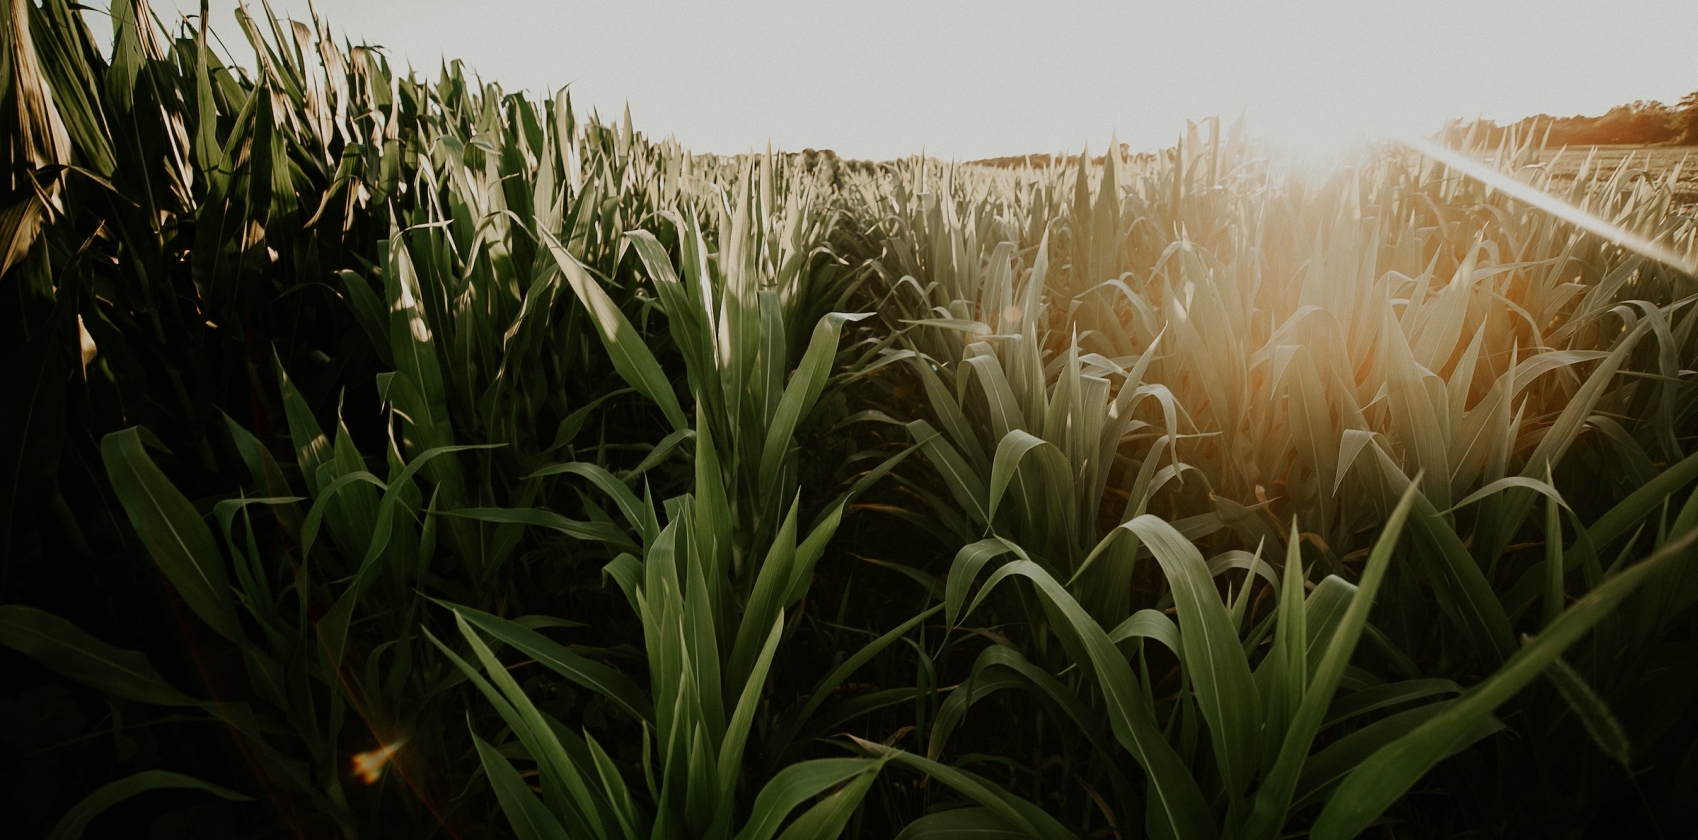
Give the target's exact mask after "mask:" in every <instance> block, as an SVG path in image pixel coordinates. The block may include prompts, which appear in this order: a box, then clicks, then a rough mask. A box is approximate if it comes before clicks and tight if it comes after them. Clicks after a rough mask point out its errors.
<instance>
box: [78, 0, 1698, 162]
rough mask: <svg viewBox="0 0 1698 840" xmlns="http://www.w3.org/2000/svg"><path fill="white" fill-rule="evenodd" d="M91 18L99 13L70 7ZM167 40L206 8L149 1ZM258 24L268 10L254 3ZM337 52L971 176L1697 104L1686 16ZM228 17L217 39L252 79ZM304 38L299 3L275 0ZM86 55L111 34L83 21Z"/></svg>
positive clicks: (551, 11) (640, 7) (991, 0)
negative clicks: (378, 56) (1238, 131)
mask: <svg viewBox="0 0 1698 840" xmlns="http://www.w3.org/2000/svg"><path fill="white" fill-rule="evenodd" d="M82 2H84V3H85V4H86V5H91V6H99V7H104V5H105V2H104V0H82ZM151 2H152V6H153V9H154V11H155V13H156V14H158V15H159V16H160V17H161V18H164V19H166V20H167V21H174V20H176V19H178V18H177V15H178V13H179V11H180V12H181V13H182V14H188V15H194V14H198V12H199V7H200V0H151ZM250 5H251V7H252V8H253V9H254V10H255V11H256V14H257V13H260V12H259V10H260V7H259V5H258V2H257V0H254V2H252V3H251V4H250ZM315 5H316V7H317V9H318V11H319V12H320V13H321V14H322V15H323V16H324V17H325V18H326V19H327V20H328V21H329V23H330V25H331V27H332V30H333V31H335V32H336V33H338V35H339V36H340V37H344V38H347V39H350V40H352V41H353V42H355V43H360V42H365V43H369V44H376V45H381V46H383V47H385V48H386V49H387V52H388V54H389V56H390V60H391V63H392V64H393V65H395V66H398V67H406V66H407V65H408V64H410V65H411V66H412V67H414V68H416V69H418V70H419V71H420V72H421V73H424V74H429V75H434V74H435V72H436V70H437V68H438V67H439V66H440V62H441V61H442V60H443V59H444V58H447V59H454V58H459V59H462V60H463V61H465V62H466V64H467V66H468V67H469V68H470V69H472V70H475V71H476V72H477V73H478V74H479V75H480V76H481V77H482V78H484V79H485V80H488V81H497V82H500V83H501V85H502V87H503V88H505V89H507V90H519V89H522V90H527V91H534V92H551V91H553V90H556V89H558V88H560V87H561V86H567V85H569V86H570V87H569V89H570V90H571V93H572V99H573V102H574V104H575V105H578V106H579V107H582V108H586V109H587V108H591V107H593V108H595V109H597V110H599V111H600V112H601V113H602V115H603V116H604V117H616V116H618V115H619V113H620V112H621V111H622V110H623V109H624V108H625V107H626V106H627V105H629V107H630V109H631V112H632V117H633V120H634V121H635V123H636V125H637V127H638V129H639V130H641V131H644V132H646V133H648V134H650V135H651V136H665V135H668V134H670V135H673V136H676V137H677V138H678V140H679V142H681V143H682V144H683V145H684V146H685V147H687V148H690V149H692V150H695V151H700V152H718V153H725V154H731V153H738V152H745V151H749V150H751V149H761V148H764V147H765V146H766V145H767V144H768V143H771V144H772V145H773V146H774V147H775V148H780V149H785V150H792V151H794V150H800V149H803V148H815V149H827V148H829V149H833V150H834V151H836V152H837V153H838V154H839V155H842V156H844V157H852V158H873V159H887V158H894V157H900V156H905V155H910V154H915V153H918V152H920V151H921V150H922V149H923V150H924V151H925V152H926V153H927V154H929V155H931V156H934V157H940V158H945V159H948V158H955V159H958V160H971V159H976V158H984V157H994V156H1001V155H1015V154H1025V153H1033V152H1062V151H1067V152H1071V151H1078V150H1079V149H1081V148H1084V147H1087V146H1088V147H1089V148H1092V149H1099V150H1100V149H1102V148H1104V147H1106V146H1107V145H1108V143H1109V142H1110V138H1111V137H1115V138H1118V139H1119V141H1120V142H1122V143H1126V144H1128V145H1129V146H1130V147H1131V148H1132V149H1134V150H1153V149H1157V148H1162V147H1165V146H1169V145H1172V143H1173V141H1174V139H1175V138H1176V137H1177V136H1178V135H1179V134H1180V133H1181V132H1183V131H1184V130H1185V126H1186V120H1202V119H1205V118H1207V117H1211V116H1220V117H1222V118H1224V119H1226V120H1228V121H1231V120H1234V119H1236V118H1238V117H1240V116H1242V117H1244V118H1245V119H1246V120H1247V122H1246V128H1247V130H1248V131H1250V132H1251V133H1252V134H1257V135H1261V136H1263V137H1267V138H1269V139H1272V140H1274V141H1276V142H1278V143H1281V144H1283V145H1285V146H1287V147H1288V148H1291V149H1293V150H1296V151H1315V150H1319V151H1325V150H1330V149H1333V148H1337V147H1340V146H1343V145H1345V144H1347V143H1348V142H1351V141H1353V140H1356V139H1380V138H1386V137H1393V136H1408V135H1411V134H1414V135H1427V134H1431V133H1432V132H1434V131H1436V130H1438V128H1440V127H1441V126H1442V125H1443V123H1444V121H1445V120H1446V119H1449V118H1459V117H1462V118H1472V117H1476V116H1484V117H1486V118H1490V119H1496V120H1498V121H1499V122H1505V121H1511V120H1515V119H1519V118H1521V117H1524V116H1528V115H1531V114H1538V113H1547V114H1553V115H1560V116H1569V115H1574V114H1589V115H1595V114H1601V113H1603V112H1604V111H1606V110H1608V109H1609V108H1610V107H1612V106H1614V105H1618V104H1622V103H1625V102H1630V101H1633V100H1639V99H1656V100H1661V101H1664V102H1670V103H1672V102H1675V101H1677V100H1679V99H1680V98H1681V97H1682V96H1684V95H1685V94H1687V93H1689V92H1692V91H1694V90H1698V61H1695V60H1694V47H1693V43H1694V42H1693V40H1692V38H1693V33H1694V32H1698V2H1695V1H1694V0H1613V2H1591V3H1585V2H1574V1H1573V0H1396V2H1382V1H1381V0H1355V1H1354V2H1330V0H1329V1H1326V2H1251V1H1250V0H1184V1H1183V2H1181V1H1180V0H1167V1H1166V2H1159V3H1158V2H1143V0H1122V2H1083V0H1078V1H1073V2H1070V0H1050V2H1045V3H1035V2H1028V3H1012V2H1001V0H977V2H969V1H965V0H962V1H958V0H895V2H891V1H890V0H865V1H864V2H853V3H851V2H835V3H828V2H815V1H814V0H788V2H760V0H734V1H733V0H726V1H725V2H684V1H683V0H613V2H608V0H601V2H582V1H581V0H316V3H315ZM235 7H236V0H212V2H211V14H210V17H211V21H212V28H213V31H214V32H215V33H216V34H218V35H219V36H220V37H221V40H222V42H223V44H224V45H225V46H227V47H228V48H229V49H230V50H231V52H232V54H233V55H234V57H235V59H236V60H237V62H238V63H241V64H243V65H246V66H250V67H251V66H252V65H253V59H252V53H251V51H250V50H249V49H248V47H247V44H246V41H245V40H244V38H243V36H242V34H241V30H240V29H239V27H238V26H237V24H236V21H235V17H234V11H233V10H234V9H235ZM272 8H273V9H275V10H276V11H277V13H278V14H279V16H293V17H296V18H297V19H303V20H306V19H310V12H309V10H308V4H307V0H273V2H272ZM86 15H87V16H88V19H89V22H90V25H91V27H93V28H95V31H96V35H97V37H101V38H104V37H106V36H105V34H104V32H106V31H109V27H107V26H105V25H104V24H105V20H104V16H103V15H102V14H100V13H99V12H95V11H90V12H87V13H86Z"/></svg>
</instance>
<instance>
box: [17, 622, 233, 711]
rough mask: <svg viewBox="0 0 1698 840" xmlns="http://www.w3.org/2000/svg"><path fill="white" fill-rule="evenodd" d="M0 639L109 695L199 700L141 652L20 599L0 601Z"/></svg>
mask: <svg viewBox="0 0 1698 840" xmlns="http://www.w3.org/2000/svg"><path fill="white" fill-rule="evenodd" d="M0 645H5V646H6V647H9V648H11V649H13V650H15V651H17V652H19V653H22V654H24V655H25V656H28V657H29V658H31V659H34V660H35V661H36V662H39V663H41V664H42V665H43V666H45V667H47V668H48V669H50V670H52V671H54V672H56V673H58V674H59V675H60V676H62V677H65V678H66V679H69V680H73V681H75V682H78V683H81V684H83V685H86V686H89V687H91V688H97V689H99V690H101V691H104V692H106V693H108V694H111V695H113V696H115V697H122V698H124V699H126V700H135V701H137V702H140V703H153V704H155V705H159V706H203V705H205V702H204V701H201V700H196V699H194V698H193V697H190V696H188V695H187V694H184V693H182V692H181V691H178V690H177V689H176V688H175V687H173V686H172V685H171V684H170V683H169V682H167V681H166V679H165V677H164V676H163V675H161V674H160V673H159V672H158V671H156V670H154V668H153V665H152V664H151V663H149V662H148V661H147V655H146V654H144V653H142V652H140V651H134V650H124V649H122V648H117V647H113V646H112V645H109V644H107V643H105V642H103V641H101V640H99V639H96V638H95V637H93V636H91V635H89V634H88V633H85V632H83V631H82V630H81V629H79V628H78V627H77V626H76V625H75V624H72V623H71V622H69V621H66V620H65V619H63V618H60V617H59V616H56V615H54V614H52V613H50V612H47V611H45V610H39V609H36V608H35V607H28V606H24V605H23V604H7V605H5V606H0Z"/></svg>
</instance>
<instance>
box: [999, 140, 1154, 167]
mask: <svg viewBox="0 0 1698 840" xmlns="http://www.w3.org/2000/svg"><path fill="white" fill-rule="evenodd" d="M1120 159H1121V160H1124V161H1127V162H1129V163H1140V162H1148V163H1153V162H1154V161H1155V159H1156V156H1155V155H1154V154H1152V153H1150V152H1138V153H1133V151H1132V149H1131V147H1130V146H1128V145H1127V144H1125V143H1121V144H1120ZM1078 162H1079V156H1078V155H1051V154H1035V155H1009V156H1007V157H994V158H984V159H982V160H970V161H968V163H971V164H974V165H976V166H991V167H998V168H1002V169H1016V168H1019V167H1023V166H1025V167H1032V168H1034V169H1044V168H1047V167H1049V166H1051V165H1055V164H1060V165H1063V166H1072V165H1074V164H1076V163H1078ZM1102 162H1103V158H1102V155H1098V156H1096V157H1094V158H1091V163H1094V164H1096V165H1098V166H1101V165H1102Z"/></svg>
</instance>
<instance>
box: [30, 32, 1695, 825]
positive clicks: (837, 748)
mask: <svg viewBox="0 0 1698 840" xmlns="http://www.w3.org/2000/svg"><path fill="white" fill-rule="evenodd" d="M203 11H204V7H203ZM91 14H92V13H91ZM0 20H3V27H4V30H3V32H0V58H3V61H0V68H3V69H4V72H3V73H0V84H3V85H4V89H3V90H4V96H3V97H0V126H3V127H4V131H3V132H0V144H3V145H4V147H5V149H6V151H7V156H6V157H5V166H6V167H7V170H6V171H7V177H8V183H7V190H8V192H7V193H6V196H5V199H4V202H3V203H0V292H3V294H4V298H5V303H4V305H0V395H3V396H0V669H4V670H3V673H4V675H5V676H4V678H0V778H3V780H4V783H3V784H0V802H3V806H0V835H3V836H7V837H48V838H52V840H74V839H75V838H82V837H86V838H97V837H142V836H145V837H152V838H273V837H301V838H360V839H362V840H363V839H365V838H389V837H396V838H422V837H443V838H449V837H452V838H468V839H471V838H476V839H478V840H481V839H482V838H506V837H514V838H520V840H555V839H556V838H572V840H638V839H639V838H654V840H672V838H692V839H694V838H701V840H775V838H778V839H780V840H833V838H839V837H843V838H869V839H874V838H876V840H886V839H887V838H893V837H894V838H899V840H961V838H969V837H971V838H984V840H1003V838H1038V839H1039V840H1084V839H1085V838H1093V840H1094V838H1117V840H1130V838H1145V837H1150V838H1172V839H1173V840H1216V838H1234V839H1235V840H1284V838H1294V837H1312V838H1317V840H1343V839H1344V838H1351V837H1376V838H1377V837H1390V838H1429V837H1435V838H1436V837H1459V836H1470V837H1483V836H1494V837H1495V836H1505V837H1577V838H1578V837H1595V836H1596V837H1608V836H1646V837H1653V836H1662V837H1674V836H1686V835H1688V834H1691V833H1692V832H1693V830H1694V827H1695V826H1698V821H1695V819H1694V817H1693V815H1692V808H1691V803H1692V802H1693V801H1694V799H1695V797H1698V713H1695V707H1694V703H1695V702H1698V387H1695V382H1694V370H1698V213H1695V211H1694V207H1698V146H1669V145H1660V146H1643V147H1630V146H1608V147H1599V148H1596V149H1595V150H1586V149H1575V148H1570V149H1568V150H1566V151H1564V152H1562V153H1561V154H1560V155H1558V154H1557V150H1556V149H1552V148H1544V147H1541V145H1540V142H1539V139H1538V136H1537V134H1536V133H1535V134H1529V133H1527V132H1525V131H1522V130H1520V129H1518V128H1516V127H1514V126H1511V127H1508V128H1504V129H1496V128H1494V129H1493V131H1496V132H1497V134H1494V135H1493V137H1494V140H1493V142H1491V143H1486V142H1484V141H1483V140H1481V141H1473V140H1467V141H1464V140H1461V139H1459V138H1451V137H1450V136H1449V134H1450V133H1449V132H1442V133H1441V134H1440V135H1439V137H1440V140H1441V141H1443V142H1439V143H1434V144H1431V145H1429V146H1425V147H1421V148H1417V147H1418V146H1421V144H1420V143H1418V142H1416V141H1413V140H1411V141H1408V145H1405V146H1398V145H1392V144H1389V143H1388V144H1384V145H1380V146H1366V145H1365V146H1360V147H1358V148H1356V149H1354V150H1352V151H1350V152H1348V153H1347V154H1346V155H1344V156H1342V157H1341V158H1339V159H1338V160H1336V161H1333V162H1331V163H1329V164H1328V165H1327V166H1325V167H1319V168H1317V167H1305V166H1289V165H1286V164H1287V161H1285V160H1283V159H1282V158H1281V157H1280V156H1279V154H1278V153H1277V152H1274V151H1270V147H1269V146H1268V144H1266V143H1265V142H1264V141H1263V140H1262V139H1260V138H1258V137H1257V136H1256V135H1255V134H1254V133H1253V132H1252V131H1249V130H1247V129H1246V128H1245V126H1244V125H1243V124H1238V125H1233V124H1229V123H1223V122H1222V121H1220V120H1215V119H1210V120H1204V121H1202V122H1199V123H1190V124H1188V125H1186V126H1184V129H1185V130H1184V133H1183V134H1182V136H1181V139H1180V140H1179V141H1178V142H1177V143H1176V144H1175V145H1173V146H1171V147H1168V148H1164V149H1160V150H1155V151H1148V152H1141V153H1137V154H1132V153H1130V150H1127V151H1125V152H1123V151H1122V150H1120V149H1118V148H1117V149H1113V150H1111V151H1110V152H1108V153H1107V154H1105V155H1103V156H1101V157H1098V158H1095V159H1092V158H1089V157H1085V156H1077V157H1066V156H1059V157H1055V158H1051V157H1049V156H1047V155H1044V156H1036V155H1035V156H1033V157H1032V158H1030V159H1016V158H1001V159H997V160H996V161H992V162H982V163H979V164H960V165H956V164H947V163H944V162H941V161H939V160H937V159H934V158H927V157H923V156H918V155H916V156H911V157H906V158H901V159H895V160H886V161H876V162H874V161H858V160H843V159H839V158H837V156H836V155H835V154H824V153H816V152H813V151H812V150H809V151H808V152H804V153H795V152H788V151H785V150H769V151H766V152H764V153H749V154H744V155H731V156H728V155H713V154H705V153H704V154H698V153H694V152H692V151H691V150H689V149H687V148H684V147H683V146H681V145H680V144H679V143H678V142H677V141H676V140H674V139H671V138H668V139H659V138H660V137H662V136H664V135H665V133H666V131H665V128H666V127H664V126H649V125H646V124H645V123H644V121H643V120H642V119H640V118H638V117H640V115H638V116H637V117H634V116H633V114H632V113H631V112H630V110H629V109H627V110H626V111H625V112H624V113H623V114H621V115H619V116H618V117H616V118H609V117H606V116H604V115H601V114H598V113H597V112H596V111H594V110H593V109H588V108H585V107H583V106H582V105H581V104H579V105H574V103H573V100H572V96H571V92H570V91H569V90H566V89H561V90H558V91H551V92H548V93H546V94H538V93H534V92H516V91H511V90H508V89H505V88H503V87H501V85H500V84H499V83H498V82H497V81H495V80H488V79H484V78H481V77H480V76H478V75H477V74H476V73H475V72H474V71H473V70H472V68H469V67H467V66H464V65H462V64H461V63H460V62H457V61H447V62H444V63H443V64H442V65H441V69H440V71H432V72H420V71H415V70H412V69H402V68H403V67H405V66H406V65H405V63H404V62H401V61H399V60H397V59H395V58H394V57H392V56H390V55H388V54H387V53H386V52H385V51H384V50H383V49H381V48H377V47H373V46H368V45H364V44H356V43H355V42H353V41H351V40H348V39H346V38H344V37H342V36H341V35H340V34H339V33H338V31H337V30H336V29H334V28H333V27H332V25H331V24H332V22H328V21H325V20H323V19H320V18H318V17H317V16H316V15H314V16H312V18H311V19H310V20H305V21H291V20H288V19H285V18H281V17H279V16H277V15H275V14H273V13H272V11H271V9H270V8H269V7H266V6H264V5H261V6H259V7H258V8H257V9H250V8H247V7H243V10H242V11H239V12H238V15H237V18H236V20H235V21H234V23H235V24H236V25H234V26H229V27H223V26H221V25H219V24H217V23H216V22H214V23H212V24H208V23H207V22H206V21H205V20H203V19H196V20H190V19H187V18H185V19H181V20H171V19H168V18H166V17H165V16H162V15H161V16H156V15H154V14H153V12H152V10H151V9H150V8H149V6H148V4H147V3H145V2H141V0H115V2H113V3H111V5H110V21H111V32H112V34H111V38H110V41H109V42H106V41H97V39H96V36H95V35H94V34H92V30H91V28H90V27H89V26H88V25H86V23H85V17H84V12H83V11H81V10H80V7H78V6H76V5H74V4H72V3H69V2H67V0H41V2H40V3H39V4H38V3H37V2H33V1H32V0H12V2H10V3H9V4H8V6H7V12H6V14H5V15H0ZM220 37H221V38H222V41H220V40H219V38H220ZM222 45H232V46H243V47H244V48H246V49H250V50H251V53H250V54H246V55H249V56H251V58H252V59H253V60H252V61H251V62H246V61H244V62H240V63H235V62H233V61H232V60H231V59H230V57H229V56H230V53H229V52H228V50H227V49H226V48H225V46H222ZM1691 98H1692V99H1694V101H1695V102H1698V97H1691ZM1658 107H1659V108H1662V110H1661V111H1658V112H1657V113H1659V114H1662V113H1665V112H1666V114H1667V115H1669V116H1667V119H1669V120H1673V119H1675V118H1676V117H1677V116H1679V115H1680V114H1683V113H1685V112H1684V111H1680V110H1679V109H1674V108H1663V107H1662V106H1658ZM1694 108H1695V109H1698V104H1695V105H1694ZM1577 119H1578V118H1577ZM1671 124H1672V123H1671ZM1588 157H1590V161H1591V163H1590V164H1588V165H1586V166H1585V167H1584V168H1582V161H1585V160H1587V159H1588ZM1624 162H1625V165H1624ZM1641 173H1642V174H1641ZM1529 195H1531V198H1529V197H1528V196H1529ZM1553 208H1554V209H1553Z"/></svg>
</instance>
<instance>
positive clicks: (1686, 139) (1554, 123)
mask: <svg viewBox="0 0 1698 840" xmlns="http://www.w3.org/2000/svg"><path fill="white" fill-rule="evenodd" d="M1511 129H1513V130H1514V131H1515V133H1516V135H1517V136H1519V137H1525V136H1527V133H1528V132H1532V133H1533V136H1535V137H1541V136H1544V134H1545V132H1546V131H1547V130H1549V131H1550V136H1549V137H1548V138H1547V139H1546V144H1547V145H1549V146H1553V147H1560V146H1614V145H1633V146H1650V145H1698V91H1693V92H1692V93H1689V94H1687V95H1686V96H1685V97H1683V98H1682V99H1681V100H1680V101H1679V102H1677V103H1675V104H1673V105H1665V104H1663V103H1661V102H1657V101H1655V100H1651V101H1645V100H1640V101H1638V102H1630V103H1628V104H1626V105H1617V106H1616V107H1614V108H1611V109H1609V110H1608V111H1606V112H1605V113H1604V114H1603V115H1601V116H1596V117H1585V116H1573V117H1553V116H1550V115H1548V114H1539V115H1537V116H1532V117H1527V118H1526V119H1523V120H1520V121H1518V122H1514V123H1510V124H1508V125H1501V126H1500V125H1498V124H1497V123H1496V122H1493V121H1491V120H1480V121H1478V122H1477V123H1474V122H1458V123H1455V124H1452V125H1451V126H1449V127H1447V128H1446V129H1445V132H1444V134H1445V137H1446V139H1447V140H1449V139H1461V137H1462V136H1464V135H1466V134H1467V133H1469V132H1470V131H1472V132H1474V134H1475V137H1476V139H1477V140H1481V141H1484V142H1485V143H1486V144H1488V145H1494V144H1496V143H1497V142H1498V141H1499V140H1500V139H1501V138H1502V137H1503V133H1504V132H1505V131H1508V130H1511Z"/></svg>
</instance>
